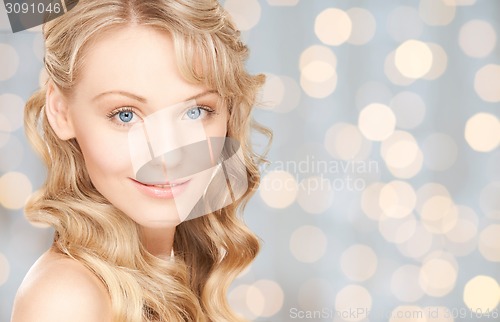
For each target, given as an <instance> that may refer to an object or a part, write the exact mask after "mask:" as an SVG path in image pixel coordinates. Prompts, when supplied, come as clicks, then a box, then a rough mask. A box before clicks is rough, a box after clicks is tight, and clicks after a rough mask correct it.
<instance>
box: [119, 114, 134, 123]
mask: <svg viewBox="0 0 500 322" xmlns="http://www.w3.org/2000/svg"><path fill="white" fill-rule="evenodd" d="M118 118H119V119H120V121H122V122H123V123H129V122H130V121H132V119H133V118H134V112H130V111H122V112H119V113H118Z"/></svg>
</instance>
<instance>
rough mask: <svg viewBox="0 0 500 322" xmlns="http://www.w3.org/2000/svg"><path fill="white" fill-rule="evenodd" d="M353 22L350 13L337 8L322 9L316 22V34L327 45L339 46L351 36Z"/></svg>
mask: <svg viewBox="0 0 500 322" xmlns="http://www.w3.org/2000/svg"><path fill="white" fill-rule="evenodd" d="M351 31H352V22H351V19H350V18H349V15H348V14H347V13H346V12H345V11H342V10H340V9H337V8H328V9H326V10H324V11H322V12H321V13H320V14H319V15H318V16H317V17H316V21H315V23H314V32H315V34H316V36H317V37H318V38H319V40H321V41H322V42H323V43H324V44H326V45H331V46H338V45H341V44H343V43H344V42H346V41H347V40H348V39H349V37H350V36H351Z"/></svg>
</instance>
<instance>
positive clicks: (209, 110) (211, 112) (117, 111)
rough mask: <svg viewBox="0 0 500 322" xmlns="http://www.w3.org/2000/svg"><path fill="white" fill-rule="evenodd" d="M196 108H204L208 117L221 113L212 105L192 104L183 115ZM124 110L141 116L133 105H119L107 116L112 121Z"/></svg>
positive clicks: (122, 123) (119, 124) (121, 123)
mask: <svg viewBox="0 0 500 322" xmlns="http://www.w3.org/2000/svg"><path fill="white" fill-rule="evenodd" d="M196 108H198V109H200V110H203V111H205V112H207V115H206V117H210V116H212V115H219V113H216V112H215V110H214V109H213V108H211V107H209V106H206V105H196V106H192V107H190V108H188V109H186V110H185V111H184V113H183V115H186V113H187V112H188V111H190V110H193V109H196ZM122 112H129V113H133V115H134V116H136V117H139V115H138V113H136V112H135V111H134V109H133V108H131V107H119V108H117V109H114V110H112V111H111V112H109V113H108V114H106V117H107V118H108V119H109V120H110V121H114V118H115V117H116V116H117V115H118V114H120V113H122ZM114 123H115V124H116V125H118V126H128V123H126V122H119V121H116V122H114Z"/></svg>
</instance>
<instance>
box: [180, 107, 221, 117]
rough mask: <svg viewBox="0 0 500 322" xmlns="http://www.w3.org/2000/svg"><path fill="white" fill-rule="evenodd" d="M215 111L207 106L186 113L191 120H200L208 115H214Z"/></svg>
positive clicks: (193, 108) (191, 109)
mask: <svg viewBox="0 0 500 322" xmlns="http://www.w3.org/2000/svg"><path fill="white" fill-rule="evenodd" d="M213 112H214V110H213V109H211V108H209V107H205V106H195V107H192V108H190V109H189V110H187V111H186V114H185V116H187V117H188V118H189V119H191V120H197V119H199V118H202V119H203V118H205V117H206V116H207V114H209V113H213Z"/></svg>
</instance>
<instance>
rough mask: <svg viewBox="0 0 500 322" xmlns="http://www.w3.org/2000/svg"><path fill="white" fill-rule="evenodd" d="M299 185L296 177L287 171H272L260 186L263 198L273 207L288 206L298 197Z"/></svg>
mask: <svg viewBox="0 0 500 322" xmlns="http://www.w3.org/2000/svg"><path fill="white" fill-rule="evenodd" d="M298 190H299V186H298V183H297V181H296V180H295V178H294V177H293V176H292V175H291V174H290V173H289V172H286V171H270V172H269V173H267V174H266V175H265V176H264V177H263V178H262V182H261V184H260V186H259V193H260V197H261V198H262V200H263V201H264V202H265V203H266V204H267V205H268V206H269V207H272V208H286V207H288V206H290V205H291V204H292V203H293V202H294V201H295V199H296V197H297V193H298Z"/></svg>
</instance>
